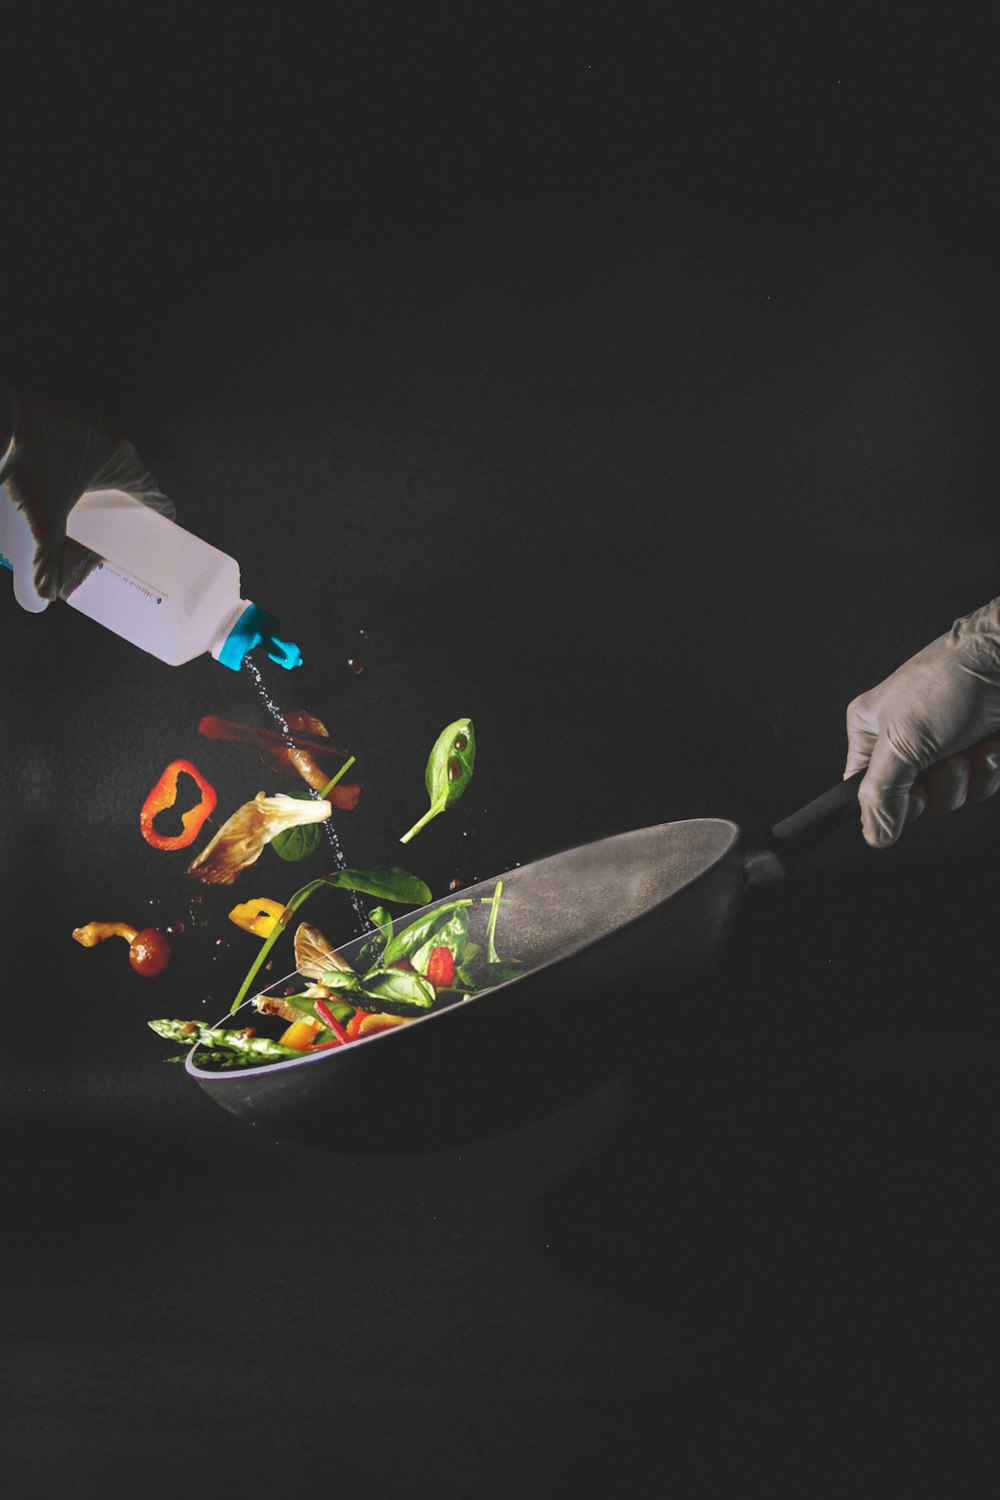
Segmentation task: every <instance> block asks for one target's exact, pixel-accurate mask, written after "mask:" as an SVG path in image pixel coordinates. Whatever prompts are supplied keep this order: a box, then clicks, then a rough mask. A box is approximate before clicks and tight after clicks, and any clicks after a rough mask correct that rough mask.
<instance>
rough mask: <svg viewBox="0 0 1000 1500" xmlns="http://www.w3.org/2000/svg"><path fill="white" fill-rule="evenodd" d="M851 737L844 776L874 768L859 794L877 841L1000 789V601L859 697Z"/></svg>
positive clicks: (868, 832) (850, 718) (868, 835)
mask: <svg viewBox="0 0 1000 1500" xmlns="http://www.w3.org/2000/svg"><path fill="white" fill-rule="evenodd" d="M994 735H995V736H997V738H996V739H993V738H992V736H994ZM847 742H848V756H847V764H846V766H845V768H844V775H845V777H846V776H852V775H854V773H855V772H856V771H861V770H863V769H864V768H865V767H867V768H868V769H867V774H866V775H865V778H864V780H863V781H862V783H861V787H860V789H859V792H858V798H859V801H860V803H861V823H862V830H863V832H864V836H865V839H866V841H867V842H868V843H869V844H871V845H872V846H873V847H874V848H883V847H885V846H887V845H889V844H893V843H895V841H896V839H898V837H899V835H900V833H901V832H902V830H903V827H904V825H905V824H906V823H907V822H909V821H911V820H912V819H913V818H914V817H917V816H919V814H920V813H921V812H923V811H924V810H926V811H927V812H929V813H943V812H951V811H953V810H954V809H955V808H957V807H961V806H962V805H963V803H965V802H975V801H983V800H984V799H985V798H987V797H991V796H992V795H993V794H994V793H995V792H996V791H997V790H998V789H1000V599H994V600H992V601H991V602H990V603H989V604H985V605H984V606H983V607H982V609H978V610H976V611H974V613H973V614H971V615H966V616H965V617H964V618H963V619H961V620H956V621H955V624H954V625H953V626H952V628H951V630H950V631H948V632H947V634H946V635H942V636H940V637H939V638H938V639H937V640H936V641H932V642H931V643H930V645H929V646H925V647H924V649H923V650H922V651H918V652H917V654H916V656H912V657H911V658H910V659H909V661H906V662H904V663H903V665H902V666H901V667H898V668H897V669H896V671H895V672H893V673H892V675H891V676H890V677H887V678H886V679H885V681H884V682H881V683H879V684H878V686H877V687H874V688H872V689H871V690H870V691H869V692H867V693H862V694H861V695H860V696H859V697H857V698H855V699H854V701H853V702H852V703H851V704H850V705H849V706H848V709H847ZM970 747H975V749H974V750H972V751H971V753H970V754H969V755H963V754H960V753H959V752H961V751H963V750H968V749H970ZM931 767H933V769H932V770H931V769H930V768H931ZM922 772H929V774H928V775H926V776H924V777H923V785H921V786H919V787H915V786H914V782H915V781H916V779H917V777H918V776H920V775H921V773H922Z"/></svg>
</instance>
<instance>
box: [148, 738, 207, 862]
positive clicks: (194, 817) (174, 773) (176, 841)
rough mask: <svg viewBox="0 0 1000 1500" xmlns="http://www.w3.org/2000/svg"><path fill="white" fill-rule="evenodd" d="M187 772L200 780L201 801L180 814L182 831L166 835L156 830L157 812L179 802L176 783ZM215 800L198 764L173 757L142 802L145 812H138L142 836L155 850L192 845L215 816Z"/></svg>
mask: <svg viewBox="0 0 1000 1500" xmlns="http://www.w3.org/2000/svg"><path fill="white" fill-rule="evenodd" d="M185 773H186V774H187V775H188V776H190V777H192V778H193V779H194V781H195V782H196V783H197V785H198V790H199V791H200V792H201V801H200V802H198V803H196V804H195V806H194V807H189V808H188V810H187V812H186V813H182V814H181V825H182V828H183V832H182V833H177V834H174V835H173V836H171V837H167V836H165V835H164V834H162V833H157V831H156V829H155V828H154V827H153V820H154V819H155V818H156V816H157V814H158V813H161V812H163V811H165V809H166V808H168V807H173V805H174V803H175V802H176V801H177V783H178V781H179V780H180V778H181V776H182V775H184V774H185ZM215 802H216V797H215V788H214V787H213V786H210V785H209V783H208V782H207V781H206V780H205V778H204V776H203V775H202V774H201V772H200V771H199V770H198V768H197V766H193V765H192V764H191V762H190V761H189V760H172V761H171V762H170V764H169V766H167V768H166V770H165V771H164V772H163V774H162V776H161V777H160V779H159V781H157V783H156V785H155V786H154V787H153V788H152V790H151V791H150V793H149V796H148V797H147V798H146V800H145V802H144V803H143V804H142V811H141V812H140V813H139V827H140V829H141V831H142V836H143V838H144V839H145V840H146V843H147V844H152V846H153V848H154V849H186V848H187V846H188V845H189V844H193V843H194V841H195V839H196V838H197V837H198V835H199V833H200V832H201V830H202V828H203V827H204V825H205V823H206V821H207V820H208V819H209V818H210V817H211V816H212V813H213V812H214V811H215Z"/></svg>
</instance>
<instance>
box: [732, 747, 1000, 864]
mask: <svg viewBox="0 0 1000 1500" xmlns="http://www.w3.org/2000/svg"><path fill="white" fill-rule="evenodd" d="M998 740H1000V734H997V735H989V736H987V739H985V740H979V741H978V742H977V743H976V744H975V745H970V746H969V748H968V749H967V750H963V751H960V752H958V753H960V754H962V755H973V754H975V752H976V751H977V750H978V749H979V748H980V746H982V745H985V744H987V743H991V744H992V743H996V742H997V741H998ZM938 764H940V762H935V764H934V765H933V766H929V767H928V768H927V770H926V771H923V772H921V774H920V775H919V776H918V777H917V779H916V783H915V784H916V785H917V786H923V785H924V784H925V782H926V780H927V777H928V776H930V775H931V774H932V773H933V772H934V770H935V769H936V767H937V765H938ZM866 769H867V767H866ZM864 777H865V771H856V772H855V773H854V775H853V776H848V778H847V780H846V781H838V782H837V785H836V786H832V787H831V788H830V790H829V791H827V792H822V793H821V794H820V796H818V797H814V798H813V800H812V802H807V803H806V805H805V807H800V808H799V810H798V812H794V813H792V814H791V815H790V816H789V817H787V818H782V820H781V822H780V823H775V825H774V827H773V828H769V829H768V830H767V832H766V833H764V834H763V836H762V837H760V838H757V839H751V840H749V842H748V844H747V848H746V852H745V854H744V870H745V874H746V882H747V884H748V885H770V884H771V883H772V882H773V881H775V880H782V879H784V877H785V876H786V875H788V874H790V872H791V871H792V870H795V869H797V868H798V866H799V865H800V864H801V863H802V861H803V860H804V859H805V858H806V857H807V856H808V855H810V854H811V853H812V852H813V850H814V849H815V848H816V847H817V845H819V844H821V843H822V842H823V840H824V839H825V838H827V837H828V836H829V835H830V834H831V833H833V832H834V830H835V829H837V828H839V827H840V826H841V825H842V824H843V823H850V822H851V821H852V820H853V819H855V818H856V819H858V821H859V822H860V819H861V808H860V805H859V803H858V787H859V786H860V785H861V783H862V781H863V780H864Z"/></svg>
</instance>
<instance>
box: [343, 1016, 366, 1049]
mask: <svg viewBox="0 0 1000 1500" xmlns="http://www.w3.org/2000/svg"><path fill="white" fill-rule="evenodd" d="M364 1018H365V1012H364V1011H363V1010H356V1011H355V1012H354V1014H353V1016H352V1017H351V1019H350V1020H349V1021H348V1023H347V1040H348V1041H349V1042H353V1041H354V1040H355V1038H356V1037H357V1034H358V1031H359V1030H360V1027H361V1022H362V1021H363V1020H364Z"/></svg>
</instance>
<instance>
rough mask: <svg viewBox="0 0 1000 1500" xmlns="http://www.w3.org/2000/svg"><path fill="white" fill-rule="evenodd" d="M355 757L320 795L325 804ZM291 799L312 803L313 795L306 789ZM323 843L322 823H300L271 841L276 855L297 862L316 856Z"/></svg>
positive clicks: (331, 778)
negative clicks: (295, 798)
mask: <svg viewBox="0 0 1000 1500" xmlns="http://www.w3.org/2000/svg"><path fill="white" fill-rule="evenodd" d="M354 759H355V758H354V756H353V755H352V756H351V757H350V759H348V760H346V761H345V762H344V764H343V765H342V766H341V768H340V770H339V771H338V772H337V774H336V775H335V776H331V777H330V780H329V781H328V782H327V784H326V786H325V787H324V788H323V790H322V791H321V792H320V794H319V799H318V800H319V801H320V802H325V801H326V798H327V794H328V793H329V792H331V791H332V790H333V788H334V787H335V786H336V785H337V782H338V781H339V780H340V778H341V777H342V776H344V775H346V773H347V772H348V771H349V770H350V768H351V767H352V766H353V764H354ZM288 795H289V797H298V799H299V801H300V802H310V801H312V797H313V794H312V792H310V791H307V790H306V789H305V788H304V787H302V788H299V789H297V790H296V791H294V792H289V793H288ZM322 842H323V825H322V823H300V824H299V825H298V826H297V827H295V828H285V829H283V830H282V832H281V833H278V834H276V835H275V836H274V838H273V839H272V840H271V848H272V849H273V850H274V852H275V854H278V855H280V856H281V858H282V859H287V860H297V859H305V858H306V857H307V856H308V855H310V854H314V853H315V852H316V850H317V849H318V848H319V846H320V844H322Z"/></svg>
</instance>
